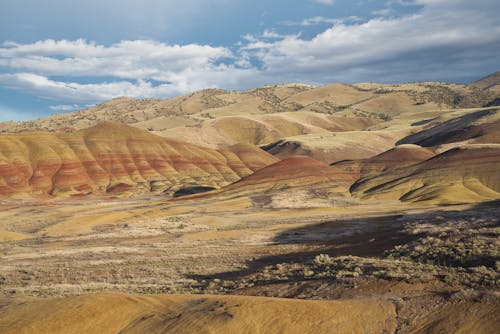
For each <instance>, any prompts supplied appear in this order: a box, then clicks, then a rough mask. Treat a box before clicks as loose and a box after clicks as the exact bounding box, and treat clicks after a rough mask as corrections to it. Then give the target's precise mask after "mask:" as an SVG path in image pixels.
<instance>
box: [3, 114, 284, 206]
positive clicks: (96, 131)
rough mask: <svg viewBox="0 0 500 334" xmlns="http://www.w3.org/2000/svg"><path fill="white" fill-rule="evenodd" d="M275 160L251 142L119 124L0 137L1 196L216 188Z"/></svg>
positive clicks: (138, 192) (137, 192) (127, 192)
mask: <svg viewBox="0 0 500 334" xmlns="http://www.w3.org/2000/svg"><path fill="white" fill-rule="evenodd" d="M276 161H277V159H276V158H274V157H272V156H271V155H269V154H267V153H265V152H263V151H262V150H260V149H258V148H256V147H252V146H244V145H240V146H236V147H234V149H233V150H232V149H231V148H227V149H224V150H220V151H216V150H211V149H206V148H202V147H199V146H196V145H193V144H188V143H184V142H181V141H177V140H173V139H166V138H162V137H158V136H156V135H153V134H150V133H148V132H147V131H143V130H140V129H137V128H134V127H130V126H127V125H123V124H119V123H102V124H100V125H97V126H94V127H91V128H87V129H84V130H81V131H78V132H74V133H51V132H29V133H21V134H13V135H3V136H1V137H0V195H3V196H13V195H57V196H70V195H88V194H93V193H114V194H130V193H132V194H140V193H144V192H164V193H172V192H174V191H176V190H178V189H179V188H182V187H185V186H194V185H203V186H210V187H217V188H218V187H220V186H223V185H226V184H228V183H231V182H234V181H236V180H238V179H240V178H241V177H243V176H246V175H249V174H251V173H252V172H253V171H255V170H257V169H259V168H262V167H264V166H266V165H269V164H271V163H274V162H276Z"/></svg>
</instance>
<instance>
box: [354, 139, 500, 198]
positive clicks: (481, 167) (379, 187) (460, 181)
mask: <svg viewBox="0 0 500 334" xmlns="http://www.w3.org/2000/svg"><path fill="white" fill-rule="evenodd" d="M499 156H500V145H498V144H489V145H468V146H462V147H458V148H454V149H451V150H449V151H446V152H444V153H441V154H439V155H437V156H435V157H433V158H431V159H429V160H426V161H423V162H421V163H419V164H416V165H413V166H409V167H404V168H400V169H395V170H390V171H387V172H385V173H383V174H380V175H378V176H374V177H371V178H366V179H362V180H360V181H358V182H357V183H356V184H354V185H353V186H352V188H351V192H352V193H353V195H355V196H357V197H360V198H362V199H378V200H382V199H392V200H401V201H405V202H421V201H425V202H430V203H441V204H453V203H471V202H481V201H486V200H494V199H499V198H500V160H499V159H498V157H499Z"/></svg>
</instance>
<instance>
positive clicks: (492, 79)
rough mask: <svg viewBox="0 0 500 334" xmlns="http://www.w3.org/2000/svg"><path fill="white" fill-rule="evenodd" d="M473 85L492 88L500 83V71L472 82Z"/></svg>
mask: <svg viewBox="0 0 500 334" xmlns="http://www.w3.org/2000/svg"><path fill="white" fill-rule="evenodd" d="M472 85H473V86H476V87H479V88H482V89H490V88H494V87H495V86H499V85H500V72H495V73H492V74H490V75H487V76H485V77H484V78H481V79H479V80H477V81H475V82H473V83H472Z"/></svg>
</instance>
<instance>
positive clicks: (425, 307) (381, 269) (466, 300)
mask: <svg viewBox="0 0 500 334" xmlns="http://www.w3.org/2000/svg"><path fill="white" fill-rule="evenodd" d="M302 195H303V194H300V193H292V194H290V196H289V197H288V198H287V201H286V203H281V204H280V205H281V207H280V208H276V207H262V203H251V202H249V201H248V199H241V198H235V199H231V198H227V199H224V200H222V201H221V200H210V199H201V200H191V201H189V200H186V201H174V202H172V201H167V200H166V199H164V198H161V197H144V198H135V199H125V200H124V199H119V200H118V199H112V198H108V199H103V198H94V199H88V200H85V201H82V200H78V201H76V200H54V201H50V202H44V203H38V204H37V203H27V204H26V205H21V204H19V202H9V201H5V202H3V203H1V210H0V238H2V239H3V240H5V241H4V242H2V243H0V267H1V271H0V293H1V294H2V297H1V304H0V307H1V308H0V310H2V312H0V313H1V314H2V315H0V329H2V332H5V330H6V329H7V328H9V329H15V331H16V332H19V331H21V332H22V331H23V330H24V331H26V330H27V328H28V329H29V328H30V327H29V326H32V325H33V326H34V324H37V323H38V324H40V323H39V322H40V321H41V320H40V318H37V317H33V318H31V317H29V316H28V318H25V316H24V314H28V313H29V312H30V310H32V307H33V308H34V307H39V308H40V307H41V309H45V306H43V307H42V306H41V305H44V304H43V303H45V301H46V302H47V303H49V304H50V305H53V301H54V300H53V299H51V298H54V297H60V296H77V295H84V296H83V297H65V298H63V299H57V300H58V301H59V302H58V303H61V305H63V304H64V303H68V304H64V305H80V304H82V305H84V306H82V307H83V309H85V308H86V307H89V308H90V309H93V307H94V306H92V303H94V302H95V303H97V302H96V301H99V300H101V301H102V300H108V301H109V303H111V304H113V305H114V303H118V304H120V303H121V301H120V300H122V299H123V300H134V301H136V300H139V302H137V303H138V305H139V306H137V307H135V306H130V310H132V309H133V310H134V311H130V312H131V313H130V317H129V318H127V319H122V320H120V321H122V322H119V323H117V325H116V326H118V327H119V328H121V329H127V330H129V331H130V332H140V331H141V330H144V328H149V329H151V331H153V332H154V331H159V332H161V331H162V330H165V328H170V329H172V330H173V328H177V327H175V326H177V325H175V324H174V322H175V321H174V322H172V321H173V320H172V319H173V318H172V317H173V316H174V315H175V316H180V315H179V314H181V315H183V316H185V317H186V319H187V320H185V321H187V322H188V323H190V324H191V325H190V326H192V327H189V326H188V327H185V331H186V332H188V331H191V332H192V331H193V330H198V329H203V328H205V327H204V325H203V322H199V321H198V320H193V319H195V318H196V317H194V315H193V312H192V310H189V308H188V307H187V306H186V303H188V304H189V303H195V302H193V301H189V302H188V301H186V298H188V299H189V298H191V299H193V300H199V299H200V298H201V297H199V296H198V297H196V296H191V297H188V296H184V297H183V296H177V297H176V296H174V295H178V294H183V295H199V294H210V295H212V297H206V298H208V300H209V302H207V303H208V304H210V305H211V306H210V305H208V304H207V305H208V306H207V305H205V306H206V307H205V306H203V307H202V310H200V312H201V313H202V314H204V315H205V318H203V319H205V320H203V321H205V322H206V323H210V324H211V326H215V327H213V328H215V329H216V330H219V331H222V330H224V329H231V328H232V327H231V326H234V322H235V321H236V320H237V319H238V322H239V323H240V325H241V321H242V319H245V314H248V312H250V311H249V309H252V308H264V309H265V308H266V307H267V306H255V305H256V303H257V304H258V303H262V302H263V300H262V299H252V301H251V302H250V301H248V300H249V299H242V301H240V300H239V299H229V300H228V299H227V297H223V296H222V295H244V296H266V297H281V298H292V301H293V300H297V301H298V300H299V299H300V300H304V299H306V300H324V301H327V300H328V301H331V300H335V301H337V304H335V305H333V304H328V303H327V304H325V305H323V304H321V306H317V307H319V308H322V310H323V311H321V312H324V314H325V316H324V317H322V318H321V319H322V320H321V319H319V318H318V319H319V320H318V319H316V320H317V321H320V320H321V321H323V320H324V321H326V320H328V319H329V317H328V316H327V314H330V313H329V312H334V313H335V312H336V313H338V317H339V318H338V319H342V317H344V316H346V315H345V314H344V313H345V312H344V311H338V310H339V309H341V310H343V309H344V308H345V307H348V306H345V305H351V304H352V303H360V301H362V302H361V303H362V304H363V305H365V306H364V307H366V314H369V316H362V317H360V320H359V322H357V323H358V324H359V323H361V324H363V323H364V322H366V325H367V326H371V327H370V328H372V329H375V328H378V329H380V330H374V332H394V331H396V330H397V331H398V332H400V333H406V332H425V333H428V332H436V333H438V332H442V330H443V328H447V329H456V331H461V332H464V333H465V332H468V333H472V332H474V333H488V332H492V331H491V330H492V329H494V328H497V327H498V326H499V325H500V321H499V320H498V319H499V317H498V314H499V311H500V297H499V296H498V284H499V283H498V279H499V267H498V266H499V262H498V261H499V253H498V249H500V247H499V246H500V245H499V244H498V242H499V238H498V233H499V232H498V228H499V226H500V224H499V219H498V217H500V208H499V205H498V202H490V203H484V204H479V205H474V206H473V205H467V206H465V205H461V206H447V207H433V206H426V207H422V206H416V205H413V206H408V205H403V204H400V203H396V202H363V203H358V204H356V205H353V204H352V203H351V204H350V205H349V206H348V205H346V204H345V203H342V202H341V201H339V200H335V199H328V201H330V202H328V203H319V202H318V203H314V205H310V206H307V205H306V204H308V203H307V202H306V201H302V202H301V201H300V197H301V196H302ZM294 196H297V198H296V200H294ZM28 204H29V205H28ZM309 204H310V203H309ZM322 204H324V205H322ZM437 236H439V238H437ZM110 292H113V293H110ZM89 293H97V294H96V295H92V294H90V295H89ZM103 293H104V294H103ZM122 293H128V294H135V295H136V296H130V295H123V294H122ZM137 294H139V295H144V294H148V295H150V294H155V295H157V296H150V297H140V296H139V295H137ZM172 294H173V295H172ZM166 295H172V296H171V297H168V296H166ZM85 296H86V297H85ZM127 296H128V297H127ZM47 298H49V299H47ZM82 298H83V299H82ZM141 298H142V299H141ZM197 298H198V299H197ZM203 298H205V297H203ZM235 298H236V297H235ZM238 298H240V297H238ZM146 300H147V301H146ZM203 300H205V299H203ZM272 300H275V299H272ZM286 300H287V301H288V300H289V299H286ZM63 301H65V302H63ZM219 302H220V303H222V304H224V303H226V304H227V303H228V302H229V304H231V303H233V304H235V305H238V306H235V309H234V312H233V311H228V310H226V311H224V312H227V313H228V314H229V315H226V316H220V314H219V315H217V314H218V313H217V312H219V311H220V310H219V311H217V310H218V308H217V307H213V305H212V304H211V303H219ZM151 303H152V304H153V305H157V304H158V305H163V306H161V307H166V308H167V311H165V312H160V311H158V309H156V311H152V307H151ZM172 303H174V304H175V305H177V306H178V308H175V307H173V306H172ZM176 303H177V304H176ZM273 303H282V302H281V299H276V301H273ZM297 303H298V304H290V305H289V304H286V305H289V306H280V307H282V308H283V310H289V312H290V317H292V318H293V317H297V319H301V320H297V321H299V322H300V323H302V324H304V323H306V324H307V322H308V321H311V320H310V319H309V320H308V318H307V317H308V316H307V314H304V312H303V311H300V310H301V307H302V306H300V305H302V304H300V303H299V302H297ZM339 303H340V304H339ZM374 303H375V304H376V305H375V304H374ZM377 303H380V305H379V304H377ZM49 304H48V305H49ZM132 304H134V303H132ZM167 304H168V305H170V306H168V307H167V306H165V305H167ZM226 304H224V305H226ZM30 305H33V306H30ZM36 305H38V306H36ZM134 305H135V304H134ZM145 305H149V306H147V307H146V306H145ZM182 305H184V306H182ZM189 305H191V304H189ZM217 305H218V304H217ZM264 305H267V304H265V303H264ZM304 305H305V304H304ZM318 305H320V304H318ZM332 305H333V306H332ZM339 305H344V306H339ZM381 305H382V306H381ZM181 306H182V307H181ZM233 306H234V305H233ZM74 307H75V308H76V307H77V306H74ZM200 307H201V306H200ZM273 307H277V306H273ZM315 307H316V306H315ZM330 307H331V308H332V310H330V311H328V308H330ZM61 308H62V309H59V310H56V309H54V310H53V311H54V314H59V313H58V312H62V313H60V316H61V317H67V318H68V319H72V318H71V317H76V316H78V312H80V311H78V310H77V309H75V310H73V311H74V312H76V313H73V314H72V315H71V316H70V315H68V314H67V313H68V312H71V311H70V310H68V309H67V306H61ZM325 308H326V309H325ZM181 309H182V311H181ZM271 309H272V307H271ZM271 309H270V310H271ZM334 309H336V310H337V311H333V310H334ZM357 309H358V310H361V309H360V308H357ZM292 310H293V311H292ZM64 312H66V313H64ZM82 312H83V311H82ZM151 312H152V313H151ZM158 312H159V313H158ZM176 312H177V313H176ZM214 312H215V313H214ZM270 312H271V311H270ZM318 312H319V311H318ZM342 312H344V313H342ZM380 312H382V313H383V315H381V314H379V313H380ZM384 312H385V313H384ZM150 313H151V314H154V317H153V316H152V318H151V319H153V320H154V319H156V320H154V321H153V320H151V319H150V320H147V319H149V318H148V317H147V315H148V314H150ZM174 313H175V314H174ZM271 313H272V312H271ZM271 313H270V314H271ZM265 314H266V312H264V313H263V314H261V315H256V317H257V318H255V319H253V320H252V321H254V323H260V324H262V323H266V322H263V319H260V318H258V317H265ZM342 314H344V315H342ZM21 316H22V317H23V319H24V320H23V325H20V323H19V322H17V323H16V324H17V325H16V326H14V325H13V324H14V323H13V322H12V321H14V320H13V319H16V317H17V319H19V317H21ZM108 316H109V317H111V315H108ZM145 316H146V317H145ZM103 317H104V315H103ZM143 317H145V318H144V319H143V320H141V319H142V318H143ZM193 317H194V318H193ZM301 317H302V318H301ZM381 317H382V318H383V319H386V321H384V322H383V323H380V322H377V321H375V320H373V319H375V318H377V319H381ZM161 319H163V320H164V322H161V321H160V320H161ZM166 319H170V320H169V321H170V322H169V321H167V320H166ZM189 319H190V320H189ZM196 319H197V318H196ZM316 320H315V321H311V323H310V325H311V326H312V327H307V326H306V327H296V326H295V327H294V326H292V325H291V323H290V321H289V320H286V321H285V320H283V321H284V322H283V321H282V322H280V321H277V322H276V323H275V325H276V326H278V327H265V326H268V325H263V326H264V327H262V328H261V329H262V330H263V331H266V330H267V331H270V330H274V329H276V330H280V331H286V332H290V330H291V328H292V329H293V328H296V329H297V332H298V331H299V329H300V332H314V331H315V330H320V332H321V331H327V330H326V329H337V330H338V331H340V332H363V330H362V327H360V328H357V327H356V328H354V327H353V328H351V329H349V328H348V327H342V326H344V325H345V324H344V325H342V322H341V321H340V320H339V321H340V322H338V323H331V322H328V321H326V322H325V323H324V324H323V325H324V326H323V327H321V326H320V327H314V326H316V325H317V323H316V322H317V321H316ZM68 321H69V320H68ZM102 321H107V320H106V319H104V318H103V320H102ZM165 321H166V322H165ZM176 321H177V320H176ZM200 321H201V320H200ZM373 321H375V322H373ZM88 322H89V324H87V325H88V326H90V325H91V324H90V319H89V321H88ZM55 323H56V324H57V323H59V325H61V326H63V327H61V328H64V326H65V325H64V321H63V322H62V323H61V322H57V321H56V322H55ZM83 323H86V322H85V321H84V322H83ZM159 323H163V325H162V326H163V327H162V326H160V325H159ZM165 323H168V326H174V327H168V326H167V325H165ZM175 323H177V322H175ZM375 323H376V324H375ZM314 324H315V325H314ZM45 325H46V324H45ZM45 325H43V326H42V327H37V328H41V329H40V331H39V332H54V331H55V332H57V327H54V328H51V327H44V326H45ZM87 325H85V326H87ZM313 325H314V326H313ZM2 326H3V327H2ZM26 326H28V327H26ZM37 326H39V325H37ZM120 326H121V327H120ZM144 326H146V327H144ZM148 326H149V327H148ZM165 326H167V327H165ZM193 326H194V327H193ZM196 326H198V327H196ZM217 326H222V327H217ZM247 326H251V325H249V324H247ZM280 326H281V327H280ZM290 326H291V327H290ZM318 326H319V325H318ZM328 326H330V327H328ZM336 326H337V327H336ZM377 326H378V327H377ZM35 327H36V326H35ZM31 328H33V327H31ZM82 328H83V327H82ZM82 328H80V329H78V328H76V329H75V330H74V332H78V331H79V330H80V331H82ZM89 328H90V327H89ZM102 328H104V327H102ZM102 328H98V327H95V328H94V330H98V331H99V332H103V331H102ZM113 328H114V327H109V330H110V332H113ZM196 328H197V329H196ZM206 328H210V327H206ZM206 328H205V330H206ZM243 328H244V327H240V331H242V332H244V331H243ZM249 328H251V327H249ZM83 331H85V330H83ZM115 332H116V331H115ZM125 332H126V331H125ZM250 332H251V331H250ZM316 332H317V331H316Z"/></svg>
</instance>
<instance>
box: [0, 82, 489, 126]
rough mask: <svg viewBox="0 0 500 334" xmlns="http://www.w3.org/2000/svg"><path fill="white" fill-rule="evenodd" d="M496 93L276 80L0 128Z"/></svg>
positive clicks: (383, 108)
mask: <svg viewBox="0 0 500 334" xmlns="http://www.w3.org/2000/svg"><path fill="white" fill-rule="evenodd" d="M496 97H498V92H494V91H492V90H489V89H482V88H478V87H475V86H472V85H456V84H447V83H434V82H427V83H425V82H424V83H414V84H401V85H382V84H356V85H344V84H331V85H326V86H320V87H314V86H308V85H302V84H288V85H275V86H266V87H261V88H256V89H252V90H248V91H244V92H237V91H224V90H220V89H207V90H202V91H199V92H195V93H192V94H188V95H184V96H178V97H175V98H170V99H166V100H160V99H132V98H126V97H123V98H116V99H113V100H110V101H107V102H104V103H101V104H99V105H96V106H94V107H90V108H88V109H85V110H81V111H77V112H72V113H67V114H60V115H53V116H50V117H46V118H42V119H39V120H33V121H28V122H21V123H11V122H4V123H0V131H4V132H19V131H40V130H42V131H45V130H48V131H75V130H79V129H83V128H87V127H90V126H93V125H96V124H98V123H100V122H105V121H117V122H121V123H126V124H130V125H135V126H138V127H141V128H145V129H151V130H152V131H159V134H162V132H163V131H165V130H168V129H170V128H172V127H177V126H184V125H187V126H193V125H201V124H202V123H203V122H204V121H206V120H210V119H213V118H219V117H224V116H241V115H262V114H273V113H282V112H296V111H304V112H307V111H309V112H314V113H320V114H333V113H339V115H347V116H353V115H358V116H362V117H368V118H373V119H379V120H383V119H385V118H387V117H394V116H397V115H399V114H402V113H406V112H416V111H426V110H434V109H442V110H443V109H451V108H470V107H482V106H485V105H487V104H488V103H490V102H491V101H493V100H494V99H495V98H496Z"/></svg>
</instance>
